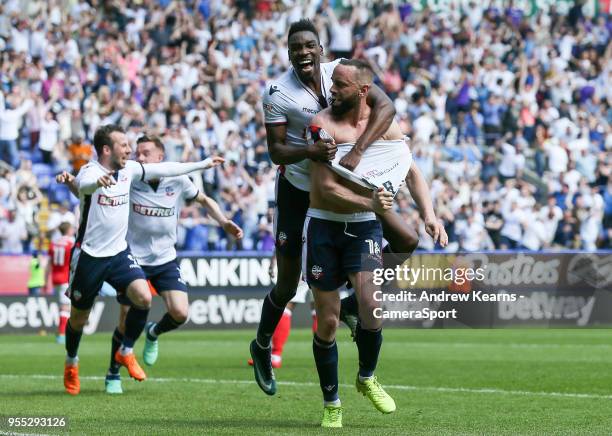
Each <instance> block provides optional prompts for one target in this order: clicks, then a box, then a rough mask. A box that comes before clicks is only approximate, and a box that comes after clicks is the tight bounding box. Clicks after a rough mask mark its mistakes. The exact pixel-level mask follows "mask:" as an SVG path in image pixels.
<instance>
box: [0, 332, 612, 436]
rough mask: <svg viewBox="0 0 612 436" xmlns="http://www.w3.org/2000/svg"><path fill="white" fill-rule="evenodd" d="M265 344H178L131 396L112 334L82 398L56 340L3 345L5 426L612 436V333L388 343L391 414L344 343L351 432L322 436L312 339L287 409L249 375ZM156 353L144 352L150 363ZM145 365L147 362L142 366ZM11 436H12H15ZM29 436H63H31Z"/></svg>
mask: <svg viewBox="0 0 612 436" xmlns="http://www.w3.org/2000/svg"><path fill="white" fill-rule="evenodd" d="M253 334H254V331H250V330H249V331H246V330H243V331H220V332H216V331H199V332H194V331H191V332H187V331H178V332H172V333H169V334H167V335H164V336H162V337H161V339H160V358H159V360H158V362H157V364H156V365H155V367H153V368H147V367H145V370H146V371H147V374H148V376H149V379H148V380H146V381H145V382H143V383H137V382H135V381H133V380H131V379H129V377H128V376H127V375H126V373H125V369H122V376H123V389H124V394H123V395H121V396H108V395H106V394H105V393H104V392H103V385H104V381H103V376H104V374H105V370H106V368H107V365H108V355H109V345H110V334H109V333H105V334H96V335H94V336H90V337H84V338H83V341H82V343H81V349H80V359H81V377H82V392H81V394H80V395H79V396H77V397H70V396H68V395H67V394H65V393H64V391H63V385H62V373H63V360H64V351H63V347H62V346H60V345H56V344H55V343H53V338H52V337H49V336H47V337H42V336H6V335H5V336H0V386H1V388H0V415H4V416H13V415H18V416H24V415H28V416H32V415H39V416H49V415H66V416H68V417H69V421H70V424H69V426H70V427H69V433H70V434H122V435H127V434H135V435H136V434H137V435H154V434H176V435H191V434H243V435H246V434H248V435H252V434H283V435H286V434H331V433H332V432H333V433H334V434H352V435H353V434H367V435H382V434H398V435H404V434H431V435H440V434H508V435H515V434H604V433H605V434H609V433H610V431H612V371H611V369H612V365H611V363H612V337H611V336H612V335H611V334H610V332H609V331H608V330H541V329H538V330H525V329H520V330H390V329H388V330H386V331H385V333H384V337H385V340H384V343H383V350H382V354H381V358H380V360H379V368H378V370H377V374H378V376H379V379H380V381H381V382H382V384H383V386H386V387H388V392H389V393H390V394H391V395H392V396H393V397H394V398H395V400H396V403H397V407H398V410H397V412H396V413H394V414H391V415H382V414H380V413H378V412H377V411H376V410H375V409H374V408H373V406H372V405H371V404H370V403H369V402H368V400H366V399H365V398H364V397H362V396H361V395H358V394H357V392H356V390H355V387H354V386H353V383H354V378H355V374H356V371H357V352H356V348H355V345H354V344H353V343H352V342H351V341H350V338H349V337H348V333H347V330H346V329H343V330H341V331H340V332H339V335H338V336H339V338H338V343H339V354H340V383H341V386H340V398H341V400H342V404H343V407H344V428H343V429H340V430H339V431H336V430H332V429H327V430H326V431H323V429H320V428H319V424H320V419H321V416H322V400H321V393H320V390H319V387H318V380H317V374H316V371H315V367H314V362H313V358H312V345H311V334H310V332H309V331H307V330H294V331H292V333H291V336H290V338H289V341H288V343H287V346H286V349H285V356H284V361H283V368H281V369H279V370H277V371H276V374H277V380H278V381H279V388H278V393H277V395H276V396H274V397H268V396H266V395H264V394H263V393H262V392H261V391H260V390H259V388H258V387H257V386H256V384H255V382H254V381H253V372H252V370H251V368H250V367H248V366H247V365H246V360H247V357H248V344H249V340H250V339H251V337H252V336H253ZM141 350H142V341H140V344H139V346H137V351H138V353H141ZM140 360H141V359H140ZM7 431H8V430H7V429H6V428H1V429H0V434H7ZM27 433H29V434H41V433H44V434H53V433H56V432H54V431H53V430H50V429H48V428H47V429H44V430H42V429H28V430H27Z"/></svg>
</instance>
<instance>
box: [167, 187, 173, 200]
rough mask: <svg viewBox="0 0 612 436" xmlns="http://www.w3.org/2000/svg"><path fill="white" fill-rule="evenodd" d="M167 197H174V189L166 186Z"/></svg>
mask: <svg viewBox="0 0 612 436" xmlns="http://www.w3.org/2000/svg"><path fill="white" fill-rule="evenodd" d="M166 195H167V196H168V197H172V196H173V195H174V189H172V187H171V186H166Z"/></svg>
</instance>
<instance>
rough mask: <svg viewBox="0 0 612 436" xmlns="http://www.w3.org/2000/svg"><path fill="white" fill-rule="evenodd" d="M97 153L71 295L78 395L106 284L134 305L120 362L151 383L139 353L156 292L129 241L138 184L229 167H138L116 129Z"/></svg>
mask: <svg viewBox="0 0 612 436" xmlns="http://www.w3.org/2000/svg"><path fill="white" fill-rule="evenodd" d="M94 148H95V149H96V153H97V155H98V159H97V160H95V161H91V162H89V163H88V164H87V165H85V166H84V167H82V168H81V170H80V171H79V173H78V175H77V177H76V184H77V187H78V193H79V200H80V202H81V218H80V223H79V230H78V234H77V239H76V243H75V246H74V248H73V250H72V254H71V258H70V283H69V287H68V293H69V295H70V302H71V305H72V306H71V310H70V319H69V320H68V323H67V326H66V353H67V357H66V366H65V370H64V386H65V388H66V392H68V393H69V394H72V395H76V394H78V393H79V392H80V381H79V375H78V357H77V352H78V348H79V343H80V341H81V335H82V334H83V327H84V326H85V324H86V323H87V319H88V318H89V312H90V311H91V308H92V306H93V304H94V300H95V298H96V296H97V295H98V292H99V290H100V288H101V287H102V283H103V282H105V281H106V282H108V283H109V284H110V285H112V286H113V287H114V288H115V289H116V290H117V292H118V293H120V294H125V295H127V297H128V298H129V300H130V301H131V302H132V307H131V308H130V310H129V311H128V314H127V316H126V319H125V335H124V337H123V340H122V341H121V347H120V348H119V349H118V350H117V352H116V353H115V360H116V361H117V362H118V363H119V364H121V365H123V366H126V367H127V370H128V372H129V374H130V376H131V377H133V378H134V379H136V380H138V381H142V380H144V379H145V378H146V374H145V373H144V371H143V370H142V368H141V367H140V365H139V364H138V362H137V361H136V358H135V356H134V352H133V347H134V343H135V341H136V340H137V339H138V337H139V336H140V334H141V333H142V331H143V329H144V326H145V323H146V320H147V314H148V312H149V308H150V307H151V292H150V291H149V287H148V284H147V282H146V280H145V275H144V273H143V271H142V269H141V267H140V266H139V265H138V263H137V262H136V260H135V259H134V257H133V256H132V254H131V253H130V249H129V247H128V244H127V241H126V234H127V229H128V220H129V211H130V204H129V197H130V186H131V184H132V182H133V181H136V180H141V181H149V180H158V179H160V178H161V177H170V176H180V175H183V174H187V173H189V172H192V171H197V170H203V169H207V168H212V167H214V166H216V165H219V164H221V163H222V162H223V159H221V158H218V157H214V158H212V159H206V160H204V161H201V162H193V163H175V162H163V163H156V164H141V163H138V162H134V161H132V160H129V157H130V154H131V153H132V148H131V146H130V145H129V143H128V140H127V136H126V134H125V132H124V131H123V129H121V128H120V127H118V126H114V125H107V126H102V127H100V128H98V129H97V130H96V132H95V134H94Z"/></svg>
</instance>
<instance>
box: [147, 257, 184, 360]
mask: <svg viewBox="0 0 612 436" xmlns="http://www.w3.org/2000/svg"><path fill="white" fill-rule="evenodd" d="M143 270H144V272H145V274H146V276H147V278H148V279H149V282H150V284H151V286H152V287H153V288H154V289H155V290H156V291H157V292H158V293H159V294H160V295H161V296H162V298H163V300H164V304H165V306H166V313H165V314H164V316H163V317H162V318H161V320H159V322H149V323H147V325H146V326H145V334H146V339H145V346H144V350H143V360H144V362H145V363H146V364H147V365H153V364H154V363H155V362H156V361H157V356H158V354H159V341H158V340H157V338H158V336H159V335H161V334H163V333H166V332H169V331H172V330H175V329H177V328H179V327H180V326H181V325H183V324H185V322H187V317H188V316H189V298H188V296H187V284H186V283H185V281H184V280H183V278H182V277H181V268H180V266H179V264H178V262H177V261H176V259H174V260H172V261H170V262H168V263H165V264H163V265H157V266H145V267H143Z"/></svg>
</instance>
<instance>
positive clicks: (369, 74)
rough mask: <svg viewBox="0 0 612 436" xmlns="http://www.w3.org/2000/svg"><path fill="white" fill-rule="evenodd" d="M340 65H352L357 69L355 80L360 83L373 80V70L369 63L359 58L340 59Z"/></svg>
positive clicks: (367, 82)
mask: <svg viewBox="0 0 612 436" xmlns="http://www.w3.org/2000/svg"><path fill="white" fill-rule="evenodd" d="M340 65H346V66H348V67H354V68H356V69H357V80H359V81H360V82H361V83H362V84H370V83H372V80H374V71H373V70H372V67H371V66H370V64H369V63H367V62H366V61H362V60H361V59H342V60H341V61H340Z"/></svg>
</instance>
